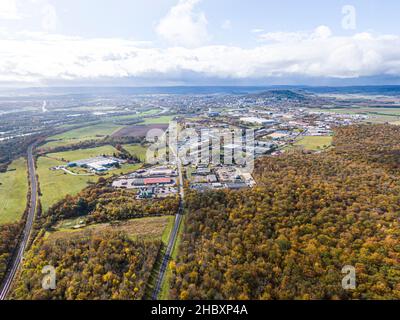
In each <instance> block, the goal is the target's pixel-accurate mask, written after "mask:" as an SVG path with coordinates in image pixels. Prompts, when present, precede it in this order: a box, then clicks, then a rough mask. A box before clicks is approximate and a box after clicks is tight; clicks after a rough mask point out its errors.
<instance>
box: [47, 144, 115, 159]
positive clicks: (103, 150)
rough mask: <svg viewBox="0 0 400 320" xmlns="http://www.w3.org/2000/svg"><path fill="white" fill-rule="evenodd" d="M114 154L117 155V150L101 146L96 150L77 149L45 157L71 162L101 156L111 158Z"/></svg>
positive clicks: (108, 146)
mask: <svg viewBox="0 0 400 320" xmlns="http://www.w3.org/2000/svg"><path fill="white" fill-rule="evenodd" d="M114 153H118V151H117V149H115V148H114V147H113V146H110V145H107V146H101V147H97V148H89V149H78V150H72V151H64V152H57V153H49V154H47V157H49V158H53V159H57V160H61V161H65V162H71V161H76V160H82V159H88V158H93V157H97V156H101V155H107V156H112V155H113V154H114Z"/></svg>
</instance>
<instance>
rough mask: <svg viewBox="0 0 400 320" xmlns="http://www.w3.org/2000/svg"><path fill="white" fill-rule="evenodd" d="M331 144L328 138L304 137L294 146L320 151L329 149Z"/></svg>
mask: <svg viewBox="0 0 400 320" xmlns="http://www.w3.org/2000/svg"><path fill="white" fill-rule="evenodd" d="M331 143H332V137H330V136H305V137H303V138H302V139H300V140H299V141H297V142H296V143H295V145H296V146H302V147H304V149H306V150H311V151H315V150H321V149H325V148H326V147H329V146H330V145H331Z"/></svg>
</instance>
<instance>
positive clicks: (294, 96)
mask: <svg viewBox="0 0 400 320" xmlns="http://www.w3.org/2000/svg"><path fill="white" fill-rule="evenodd" d="M249 96H251V97H255V98H263V99H271V100H278V101H279V100H292V101H305V100H307V99H308V98H309V97H308V96H309V94H308V95H306V94H303V93H300V92H296V91H293V90H286V89H284V90H278V89H274V90H268V91H263V92H261V93H256V94H251V95H249Z"/></svg>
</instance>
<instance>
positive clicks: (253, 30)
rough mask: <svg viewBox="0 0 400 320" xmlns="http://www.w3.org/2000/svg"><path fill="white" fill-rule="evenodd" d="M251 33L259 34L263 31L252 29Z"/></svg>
mask: <svg viewBox="0 0 400 320" xmlns="http://www.w3.org/2000/svg"><path fill="white" fill-rule="evenodd" d="M251 32H252V33H261V32H264V29H260V28H254V29H251Z"/></svg>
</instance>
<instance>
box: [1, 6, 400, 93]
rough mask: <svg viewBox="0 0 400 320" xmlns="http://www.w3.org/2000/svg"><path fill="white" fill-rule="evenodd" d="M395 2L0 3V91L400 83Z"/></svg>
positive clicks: (399, 38)
mask: <svg viewBox="0 0 400 320" xmlns="http://www.w3.org/2000/svg"><path fill="white" fill-rule="evenodd" d="M399 12H400V1H397V0H380V1H376V0H348V1H341V0H327V1H320V0H318V1H317V0H302V1H298V0H280V1H270V0H263V1H262V0H246V1H243V0H84V1H82V0H0V86H4V87H7V86H81V85H85V86H109V85H111V86H114V85H115V86H163V85H165V86H169V85H276V84H282V85H284V84H288V85H293V84H298V85H364V84H377V85H381V84H400V20H399V19H398V15H399Z"/></svg>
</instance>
